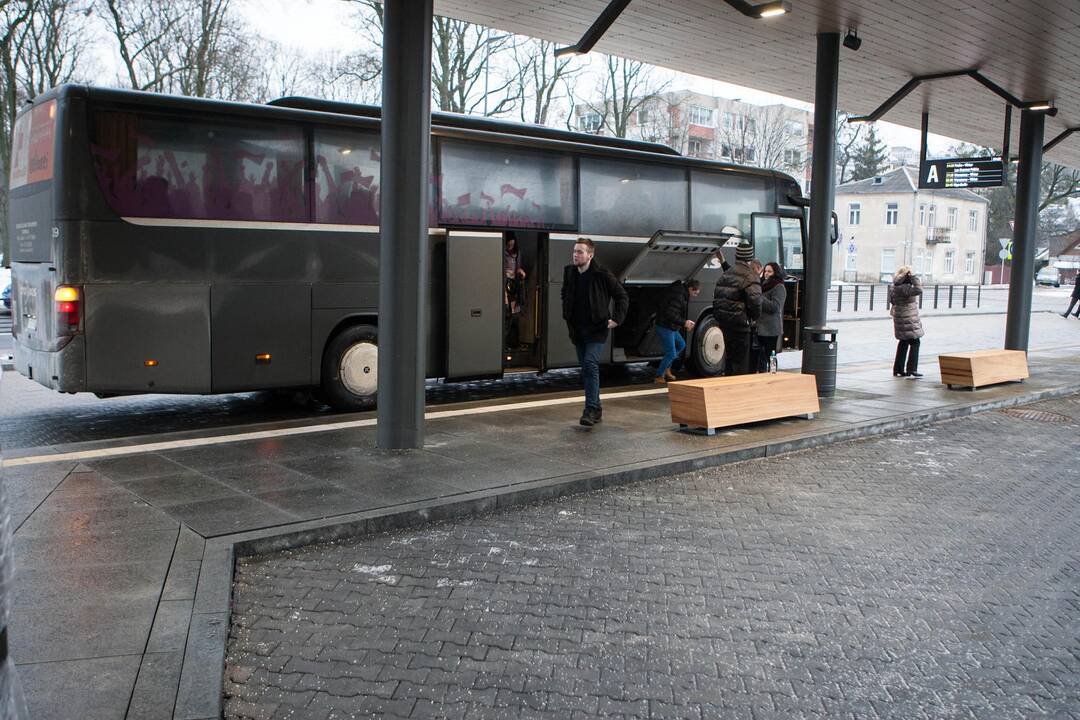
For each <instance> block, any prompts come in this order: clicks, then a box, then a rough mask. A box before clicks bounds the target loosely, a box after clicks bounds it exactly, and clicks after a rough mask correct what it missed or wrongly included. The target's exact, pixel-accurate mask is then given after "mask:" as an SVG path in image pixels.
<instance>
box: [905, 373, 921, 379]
mask: <svg viewBox="0 0 1080 720" xmlns="http://www.w3.org/2000/svg"><path fill="white" fill-rule="evenodd" d="M907 376H908V377H913V378H920V377H922V373H915V372H912V373H908V374H907Z"/></svg>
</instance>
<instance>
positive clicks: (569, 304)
mask: <svg viewBox="0 0 1080 720" xmlns="http://www.w3.org/2000/svg"><path fill="white" fill-rule="evenodd" d="M595 253H596V246H595V245H593V241H592V240H590V239H588V238H578V241H577V242H576V243H574V253H573V256H572V258H573V264H571V265H567V266H566V268H564V270H563V285H562V306H563V319H564V320H566V327H567V329H568V330H569V331H570V340H571V341H572V342H573V343H574V347H575V348H577V355H578V362H579V363H580V364H581V378H582V381H583V383H584V385H585V411H584V412H582V413H581V424H582V425H585V426H586V427H589V426H592V425H595V424H596V423H598V422H600V418H601V415H602V414H603V411H602V410H601V408H600V352H601V351H602V350H603V349H604V343H606V342H607V338H608V331H609V330H611V329H612V328H614V327H616V326H618V325H619V324H620V323H621V322H622V321H623V320H625V319H626V310H627V308H628V307H629V305H630V297H629V296H628V295H627V294H626V288H624V287H623V286H622V284H621V283H620V282H619V281H618V280H617V279H616V278H615V276H614V275H613V274H612V273H611V271H610V270H608V269H607V268H606V267H604V266H603V265H601V264H600V263H598V262H595V261H594V260H593V255H594V254H595ZM612 301H614V302H612Z"/></svg>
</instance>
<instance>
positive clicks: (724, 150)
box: [720, 143, 731, 159]
mask: <svg viewBox="0 0 1080 720" xmlns="http://www.w3.org/2000/svg"><path fill="white" fill-rule="evenodd" d="M720 156H721V157H726V158H728V159H730V158H731V146H730V145H728V144H727V143H722V144H721V145H720Z"/></svg>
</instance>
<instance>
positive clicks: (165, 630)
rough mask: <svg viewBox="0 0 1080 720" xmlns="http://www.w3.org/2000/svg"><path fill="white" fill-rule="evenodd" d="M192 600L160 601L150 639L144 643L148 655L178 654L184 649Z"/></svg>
mask: <svg viewBox="0 0 1080 720" xmlns="http://www.w3.org/2000/svg"><path fill="white" fill-rule="evenodd" d="M194 604H195V601H194V600H162V601H161V602H160V603H158V607H157V613H156V614H155V615H154V624H153V626H152V627H151V629H150V639H149V640H148V641H147V643H146V652H148V653H167V652H178V651H182V650H183V649H184V642H185V641H186V640H187V634H188V625H189V624H190V623H191V608H192V606H193V605H194Z"/></svg>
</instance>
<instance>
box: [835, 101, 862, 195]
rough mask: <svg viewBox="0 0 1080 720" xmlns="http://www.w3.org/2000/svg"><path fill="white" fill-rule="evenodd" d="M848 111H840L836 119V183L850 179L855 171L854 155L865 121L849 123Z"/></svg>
mask: <svg viewBox="0 0 1080 720" xmlns="http://www.w3.org/2000/svg"><path fill="white" fill-rule="evenodd" d="M849 117H851V114H850V113H846V112H841V113H840V115H839V117H837V119H836V184H837V185H843V184H844V183H846V182H849V181H850V180H851V176H852V174H853V173H854V172H855V155H856V154H857V153H858V150H859V148H860V147H861V142H860V141H861V140H862V135H863V129H864V128H865V127H866V124H865V123H855V124H851V123H849V122H848V121H847V120H848V118H849Z"/></svg>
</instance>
